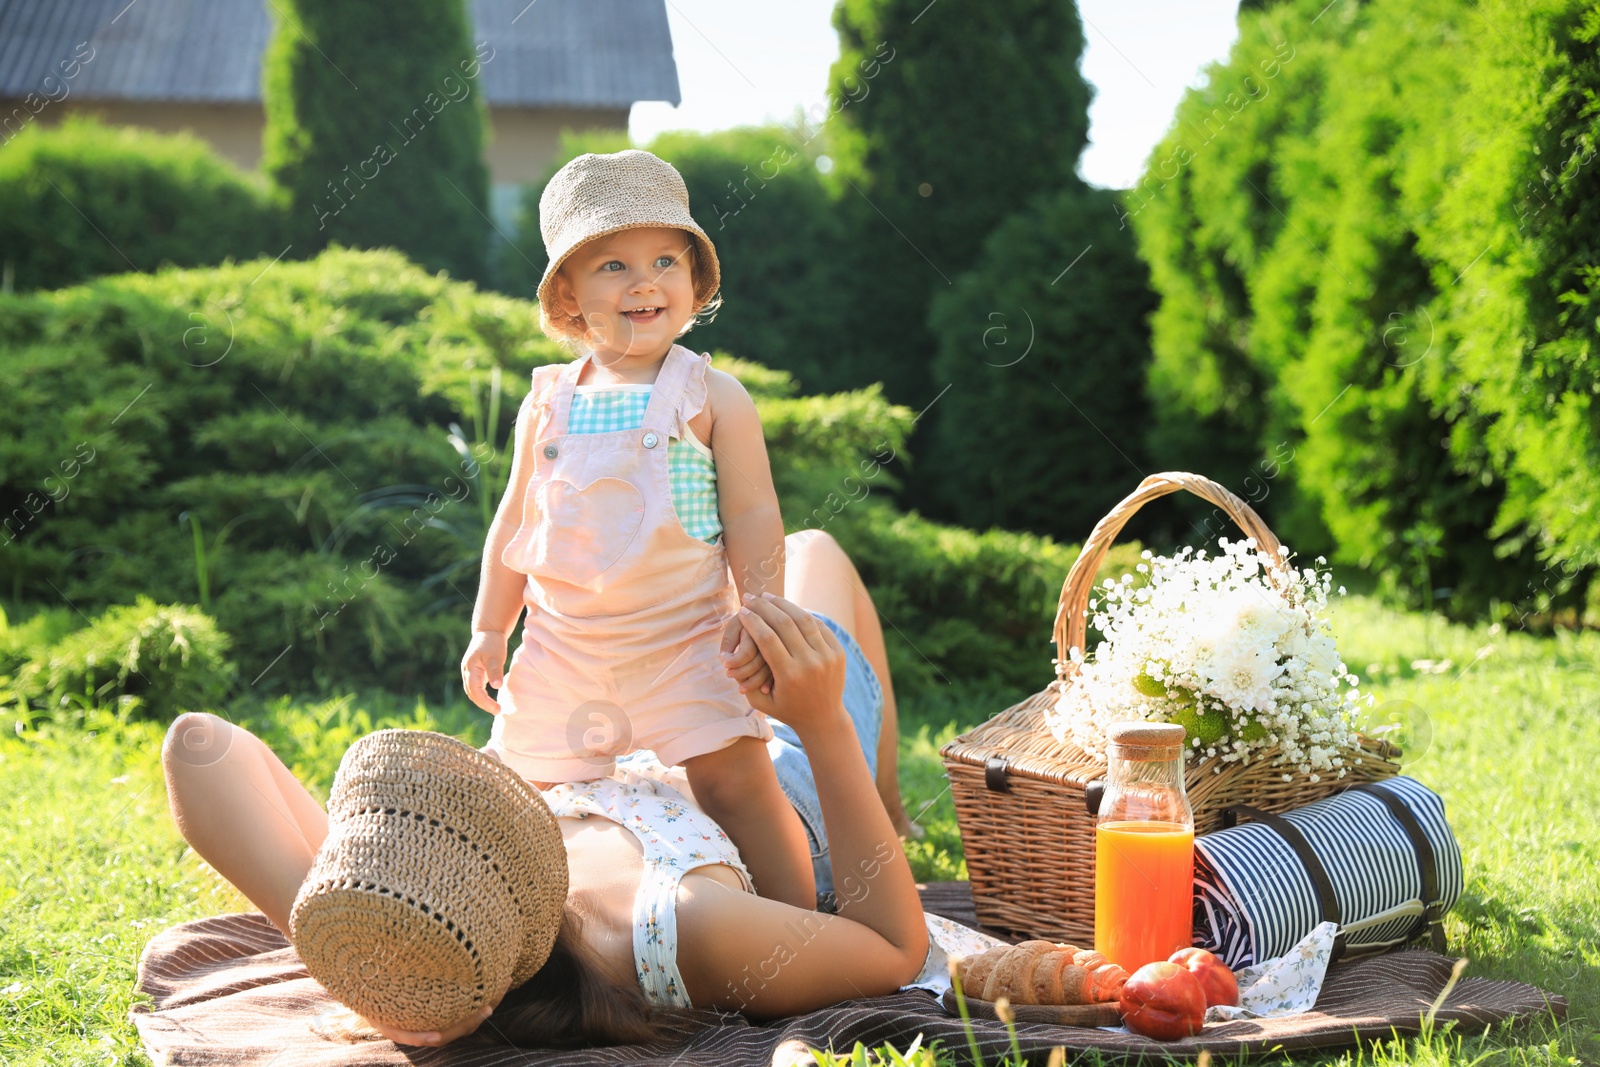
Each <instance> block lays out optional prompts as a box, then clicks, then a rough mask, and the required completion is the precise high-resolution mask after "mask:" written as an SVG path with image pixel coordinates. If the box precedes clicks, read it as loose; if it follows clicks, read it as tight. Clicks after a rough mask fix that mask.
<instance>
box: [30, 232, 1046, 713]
mask: <svg viewBox="0 0 1600 1067" xmlns="http://www.w3.org/2000/svg"><path fill="white" fill-rule="evenodd" d="M535 311H536V308H535V306H534V305H532V304H530V303H527V302H524V301H520V300H512V299H508V298H505V297H501V296H499V295H496V294H490V293H480V292H476V291H474V290H473V288H472V287H471V286H470V285H467V284H464V283H459V282H453V281H450V280H449V279H448V278H446V277H444V276H441V275H430V274H427V273H425V272H424V271H422V270H421V269H419V268H417V267H416V266H414V265H412V264H410V263H408V262H406V261H405V260H404V259H403V257H401V256H400V255H399V254H398V253H397V252H394V251H393V250H383V251H373V252H357V251H352V250H348V249H341V248H335V249H332V250H330V251H328V252H325V253H324V254H323V255H321V256H320V257H318V259H316V260H314V261H311V262H307V263H300V262H291V261H281V262H278V263H277V264H276V265H270V269H269V263H268V262H262V261H257V262H253V263H245V264H239V265H230V266H226V267H221V268H215V269H211V270H197V271H167V272H163V273H162V274H159V275H155V276H145V275H121V276H117V277H112V278H105V279H100V280H98V281H96V282H95V283H93V284H92V285H86V286H80V287H77V288H73V289H65V290H59V291H56V292H50V293H34V294H29V295H26V296H10V297H3V296H0V353H3V356H0V391H4V392H5V394H6V395H7V396H10V397H13V398H15V401H14V403H12V404H10V405H7V406H6V407H4V408H3V409H0V520H4V521H5V522H6V523H9V525H5V526H4V533H3V534H0V541H3V542H4V543H3V544H0V589H5V588H7V587H9V588H10V589H11V598H10V599H9V600H8V601H7V607H8V608H10V609H12V610H13V611H14V612H15V613H16V614H18V615H19V616H20V615H21V614H23V612H25V611H29V610H37V609H39V608H40V607H44V606H50V607H53V608H59V606H60V605H61V604H62V603H63V601H67V602H70V603H71V604H73V605H77V607H79V608H81V609H83V610H85V611H88V612H95V611H100V610H103V609H104V608H106V607H107V606H108V605H114V604H127V603H129V602H134V601H136V600H137V597H138V596H139V595H142V594H144V593H145V592H146V591H147V590H151V589H160V590H162V591H163V592H162V596H163V598H164V599H168V600H175V599H182V600H187V601H190V602H192V603H194V604H196V605H198V606H199V608H200V610H203V611H204V612H205V613H206V615H207V616H209V617H211V618H214V619H215V620H216V624H217V626H218V627H220V629H221V630H222V631H224V632H226V633H227V634H228V635H229V636H230V637H231V639H232V643H231V658H232V660H233V661H234V662H236V663H237V664H238V665H239V670H238V673H237V675H236V676H234V687H235V692H233V693H231V694H229V700H230V702H231V701H234V700H246V701H247V702H254V703H260V702H263V701H271V700H272V699H275V698H276V697H277V696H279V695H281V694H283V693H286V692H287V693H305V692H321V693H329V694H337V693H346V692H351V691H357V690H366V691H375V690H379V689H382V690H386V691H388V692H391V693H394V694H397V695H399V696H400V697H402V698H406V697H416V696H425V697H426V698H428V699H429V700H430V701H431V700H433V699H435V698H437V699H438V701H439V702H440V703H445V704H448V703H451V702H459V700H460V688H459V687H460V682H459V677H458V674H457V672H456V669H455V666H456V663H457V662H458V661H459V658H460V654H461V651H462V649H463V648H464V646H465V639H466V635H467V632H468V622H469V617H470V612H471V607H472V603H473V601H474V599H475V597H476V595H477V578H478V568H479V566H480V563H481V560H482V553H483V548H484V544H485V539H486V535H487V527H488V522H489V519H490V518H491V517H492V515H493V513H494V509H495V507H496V505H497V504H498V500H499V494H500V493H502V492H503V491H504V488H505V485H506V480H507V477H508V474H509V470H508V461H509V455H508V444H509V440H508V439H509V434H510V433H511V429H512V418H513V416H514V414H515V411H516V409H517V407H518V405H519V404H520V401H521V398H522V397H523V395H525V393H526V389H527V385H526V383H527V381H528V375H529V373H530V372H531V371H532V369H533V368H534V367H536V366H539V365H542V364H544V363H547V362H550V361H552V360H556V359H560V358H562V355H561V352H560V350H559V349H558V348H557V347H556V346H555V345H554V344H553V343H552V342H550V341H548V340H547V339H545V338H544V337H543V336H542V335H540V334H539V333H538V330H537V326H536V325H535V322H534V313H535ZM189 331H202V332H199V333H190V332H189ZM186 339H187V342H188V345H187V347H186V345H185V340H186ZM716 359H717V365H718V366H720V367H723V368H724V369H727V370H728V371H730V372H731V373H734V374H736V375H738V376H739V377H740V378H741V379H742V380H743V381H744V382H745V383H746V385H747V388H748V389H749V390H750V392H751V394H752V395H753V396H754V397H755V400H756V404H757V408H758V410H759V412H760V415H761V418H762V422H763V426H764V429H765V432H766V435H767V439H768V443H769V448H770V450H771V456H772V467H773V474H774V478H775V481H776V482H777V485H778V489H779V495H780V497H779V498H780V502H781V504H782V506H783V509H784V515H785V518H786V521H787V524H788V527H789V529H791V530H794V529H801V528H811V529H823V530H826V531H827V532H829V533H830V534H833V535H834V536H836V537H838V539H839V540H840V542H841V543H843V544H844V545H845V546H846V547H847V548H848V549H849V550H850V551H851V552H852V553H853V555H854V556H855V558H856V560H857V563H858V565H859V566H860V567H861V569H862V573H863V574H864V575H865V576H866V578H867V581H868V584H869V588H870V589H871V591H872V592H873V594H874V596H876V597H878V598H879V599H880V603H881V605H882V606H883V607H884V618H885V620H886V625H885V630H886V632H887V639H888V642H889V644H890V647H891V648H892V649H894V650H895V651H894V653H893V654H894V656H895V657H896V658H895V661H894V662H895V663H896V665H897V666H903V668H904V671H905V672H906V674H905V679H904V681H903V682H902V683H901V686H902V688H903V689H905V690H906V691H908V692H915V691H917V689H918V688H919V687H926V686H928V685H938V686H944V685H945V684H946V680H947V679H948V680H950V681H959V682H961V683H962V684H970V685H974V686H987V687H989V690H991V691H997V690H996V687H1002V688H1003V687H1010V690H1008V691H1014V690H1016V689H1018V688H1027V687H1032V688H1037V686H1038V684H1041V683H1040V681H1039V678H1040V674H1041V672H1043V673H1044V674H1045V675H1046V676H1047V675H1048V669H1049V658H1050V657H1049V655H1048V654H1047V653H1046V652H1045V651H1044V648H1043V645H1047V644H1048V639H1049V628H1050V621H1051V619H1052V618H1053V613H1054V603H1055V597H1056V595H1057V594H1058V592H1059V589H1060V584H1061V582H1062V580H1063V579H1064V578H1065V575H1066V570H1067V566H1068V564H1069V562H1070V560H1069V559H1068V558H1067V557H1068V556H1069V555H1070V554H1071V550H1070V549H1066V548H1064V547H1062V546H1059V545H1056V544H1055V543H1054V542H1051V541H1048V540H1047V539H1042V538H1035V537H1030V536H1028V535H1019V534H1007V533H1001V532H991V533H988V534H982V535H979V534H975V533H971V532H969V531H963V530H957V529H953V528H948V527H941V526H938V525H936V524H934V523H930V522H927V521H925V520H922V519H919V518H917V517H915V516H899V515H897V514H896V513H895V512H894V510H893V509H892V508H891V507H890V506H889V505H888V503H887V494H886V493H885V492H883V490H887V489H889V488H891V487H892V486H893V484H894V482H893V479H892V477H891V475H890V472H889V469H888V468H889V465H891V464H893V463H894V462H895V461H896V460H897V459H901V458H903V450H904V442H905V439H906V436H907V434H908V433H909V431H910V429H911V426H912V423H913V420H914V417H915V416H914V414H913V412H912V411H911V410H910V409H908V408H905V407H901V406H898V405H894V404H891V403H889V402H888V401H887V400H886V399H885V398H884V396H883V394H882V391H881V390H880V389H878V388H877V387H872V388H868V389H863V390H860V391H858V392H854V393H845V394H839V395H834V396H799V395H797V388H796V383H795V381H794V379H793V376H792V375H790V374H789V373H788V372H786V371H781V370H776V369H772V368H766V367H762V366H760V365H759V364H756V363H752V362H748V361H743V360H738V359H734V358H732V357H730V356H728V355H727V354H726V353H722V352H720V351H719V352H718V353H717V354H716ZM80 446H82V447H80ZM874 494H876V495H874ZM34 498H37V499H38V501H41V502H42V503H38V505H37V506H36V507H30V505H29V501H30V500H31V499H34ZM952 620H955V621H952ZM68 621H70V620H68ZM24 626H25V627H32V629H29V633H30V634H31V635H32V636H30V637H29V638H27V639H26V640H23V639H20V638H19V639H18V640H19V647H25V648H29V649H33V648H37V647H38V645H39V644H41V643H44V642H45V641H46V639H47V638H50V637H59V636H61V635H59V634H55V633H50V632H49V624H48V623H47V622H30V623H28V624H24ZM63 640H64V641H65V642H68V643H70V642H72V641H75V640H78V638H77V637H76V635H72V636H66V637H65V638H64V639H63ZM84 640H87V638H85V639H84ZM1041 642H1043V645H1042V644H1041ZM74 647H75V646H74ZM93 647H99V646H98V645H96V646H93ZM57 654H58V653H57V652H56V651H51V652H50V655H51V656H54V655H57ZM13 655H14V654H13ZM28 658H29V659H30V660H35V661H37V660H40V656H39V654H38V653H37V652H29V654H28ZM81 659H82V656H79V657H78V659H75V660H71V662H78V660H81ZM104 661H105V660H104V659H103V658H102V662H104ZM0 669H3V668H0ZM140 669H143V668H140ZM30 678H31V680H30V685H31V686H33V688H32V689H31V690H30V692H34V693H35V694H36V699H44V696H45V695H48V693H47V690H48V692H50V693H53V692H55V688H53V686H54V685H55V683H51V682H50V681H49V678H48V677H45V678H43V679H40V678H39V677H38V675H37V672H35V674H34V675H33V676H30ZM63 678H64V679H65V680H64V681H60V685H62V686H66V687H67V688H69V689H71V691H73V692H77V691H78V689H73V688H72V687H73V686H79V685H80V682H79V681H76V680H74V679H76V678H77V676H76V675H64V676H63ZM105 684H106V679H104V678H100V677H99V676H96V678H95V679H94V681H93V687H101V686H104V685H105ZM130 684H131V683H130ZM82 688H84V689H88V688H92V687H91V686H90V685H89V684H88V683H87V682H84V683H82ZM110 691H111V690H107V692H110ZM137 695H140V696H142V697H145V698H146V699H151V700H154V699H155V698H153V697H148V696H147V695H146V693H143V692H141V693H139V694H137ZM991 695H992V693H989V694H986V695H985V696H984V700H985V701H988V700H989V699H990V696H991ZM165 699H166V703H165V705H164V706H165V707H167V708H170V707H174V706H177V705H176V704H174V703H173V701H174V700H176V699H178V698H177V697H170V696H169V697H167V698H165ZM183 699H192V698H191V697H189V696H184V697H183Z"/></svg>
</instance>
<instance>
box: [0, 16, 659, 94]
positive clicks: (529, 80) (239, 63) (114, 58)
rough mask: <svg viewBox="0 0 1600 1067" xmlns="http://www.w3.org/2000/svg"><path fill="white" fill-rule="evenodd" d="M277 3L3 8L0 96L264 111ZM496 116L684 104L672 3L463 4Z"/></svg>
mask: <svg viewBox="0 0 1600 1067" xmlns="http://www.w3.org/2000/svg"><path fill="white" fill-rule="evenodd" d="M269 4H273V5H274V6H279V5H277V3H276V0H131V2H130V0H0V97H12V98H18V97H25V96H26V95H27V94H28V93H30V92H37V93H39V94H40V95H43V96H59V94H60V92H61V86H60V84H59V83H58V82H47V81H46V79H48V78H50V77H51V76H52V75H54V76H55V77H56V78H58V79H59V78H61V75H62V66H63V64H64V63H65V64H67V66H68V69H70V64H71V61H72V60H73V58H74V56H76V55H89V54H90V53H89V50H88V49H80V48H79V46H80V45H81V44H83V42H85V41H87V42H88V43H89V45H90V47H92V48H93V53H92V58H91V59H90V60H89V61H88V62H82V61H81V60H80V66H79V68H78V70H77V72H76V74H75V76H74V77H73V78H72V79H71V80H70V81H68V82H67V83H66V84H67V87H68V89H69V91H70V93H71V95H72V96H75V97H78V98H79V99H89V100H174V101H187V102H194V103H216V104H252V103H260V101H261V56H262V53H263V52H264V51H265V49H266V46H267V42H268V40H269V38H270V37H271V35H272V27H273V22H274V17H273V15H272V13H271V12H270V11H269V10H268V5H269ZM467 6H468V12H469V15H470V17H471V20H472V27H473V29H472V40H473V42H474V43H478V42H487V43H488V44H489V45H491V46H492V47H493V48H494V52H493V58H492V59H490V60H489V61H488V62H485V63H484V64H483V66H482V68H481V70H482V72H481V74H480V75H479V84H480V85H481V87H482V90H483V92H484V94H485V96H486V98H487V101H488V104H489V105H490V106H491V107H594V108H603V107H604V108H620V107H629V106H631V105H632V104H633V103H634V102H635V101H637V100H665V101H667V102H668V103H671V104H677V103H679V101H680V99H681V98H680V96H679V93H678V68H677V65H676V64H675V63H674V61H673V57H672V36H671V34H670V33H669V32H668V29H667V11H666V4H665V2H664V0H531V2H530V0H467Z"/></svg>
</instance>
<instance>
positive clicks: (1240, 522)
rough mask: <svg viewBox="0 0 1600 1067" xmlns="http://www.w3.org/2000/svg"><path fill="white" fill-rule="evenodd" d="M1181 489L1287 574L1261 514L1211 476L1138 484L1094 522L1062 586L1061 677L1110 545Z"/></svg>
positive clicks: (1080, 637) (1084, 626) (1079, 642)
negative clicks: (1212, 508)
mask: <svg viewBox="0 0 1600 1067" xmlns="http://www.w3.org/2000/svg"><path fill="white" fill-rule="evenodd" d="M1180 489H1187V490H1188V491H1189V492H1191V493H1193V494H1194V495H1195V496H1197V497H1200V498H1201V499H1202V500H1209V501H1210V502H1211V503H1213V504H1215V505H1217V507H1219V508H1221V509H1222V510H1223V512H1225V513H1226V514H1227V516H1228V518H1230V519H1232V520H1233V521H1234V524H1235V525H1236V526H1238V527H1239V529H1241V530H1243V531H1244V532H1245V534H1246V535H1248V536H1250V537H1254V538H1255V539H1256V548H1257V550H1259V551H1260V552H1262V553H1265V554H1266V556H1267V557H1268V559H1269V560H1271V561H1272V562H1273V564H1274V569H1273V570H1270V571H1269V572H1268V573H1269V574H1281V573H1282V570H1281V568H1282V566H1283V563H1282V558H1281V557H1280V556H1279V555H1278V539H1277V538H1276V537H1274V536H1273V533H1272V531H1271V530H1269V529H1267V524H1266V523H1264V522H1262V521H1261V516H1260V515H1257V514H1256V513H1255V509H1254V508H1252V507H1251V506H1250V505H1249V504H1246V503H1245V502H1244V501H1243V500H1241V499H1240V498H1239V497H1237V496H1235V495H1234V494H1233V493H1231V492H1229V491H1228V490H1227V489H1225V488H1223V487H1222V486H1220V485H1218V484H1217V483H1216V482H1214V481H1212V480H1211V479H1210V478H1205V477H1202V476H1201V475H1198V474H1188V473H1185V472H1184V471H1163V472H1162V473H1160V474H1152V475H1150V476H1149V477H1148V478H1146V479H1145V480H1144V481H1142V482H1140V483H1139V488H1137V489H1135V490H1134V491H1133V492H1131V493H1129V494H1128V495H1127V496H1126V497H1124V498H1123V499H1122V502H1121V503H1119V504H1118V505H1117V506H1116V507H1114V508H1112V509H1111V511H1110V512H1109V513H1108V514H1107V515H1106V517H1105V518H1103V519H1101V520H1100V521H1099V522H1098V523H1096V524H1095V528H1094V531H1093V532H1092V533H1090V534H1089V540H1087V541H1085V542H1084V543H1083V551H1082V552H1079V553H1078V558H1077V560H1076V561H1075V562H1074V563H1073V564H1072V570H1070V571H1069V572H1067V580H1066V583H1065V584H1064V585H1062V587H1061V600H1060V602H1059V603H1058V604H1057V605H1056V625H1055V639H1056V654H1057V657H1058V658H1057V660H1056V677H1057V678H1058V679H1063V680H1064V679H1065V678H1066V677H1067V671H1068V670H1069V668H1070V667H1071V663H1070V661H1069V660H1068V659H1067V652H1068V650H1069V649H1072V648H1082V647H1083V642H1084V635H1085V634H1086V633H1087V630H1088V622H1087V620H1086V618H1085V616H1086V615H1087V614H1088V609H1089V593H1090V592H1091V591H1092V590H1093V589H1094V576H1095V573H1096V572H1097V571H1098V570H1099V569H1100V564H1101V562H1102V561H1103V560H1104V559H1105V558H1106V553H1107V552H1109V551H1110V550H1111V542H1112V541H1113V540H1114V539H1115V538H1116V536H1117V534H1118V532H1120V531H1121V530H1122V527H1123V526H1124V525H1126V523H1127V521H1128V520H1129V519H1130V518H1132V517H1133V513H1134V512H1136V511H1138V510H1139V509H1140V508H1141V507H1143V506H1144V505H1145V504H1146V503H1147V502H1148V501H1151V500H1154V499H1156V498H1157V497H1163V496H1166V495H1167V494H1168V493H1176V492H1177V491H1178V490H1180Z"/></svg>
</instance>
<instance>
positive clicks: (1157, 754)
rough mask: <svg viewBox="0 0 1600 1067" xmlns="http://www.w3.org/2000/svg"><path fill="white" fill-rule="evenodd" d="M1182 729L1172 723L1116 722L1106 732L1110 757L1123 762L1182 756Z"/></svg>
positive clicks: (1183, 735) (1183, 734)
mask: <svg viewBox="0 0 1600 1067" xmlns="http://www.w3.org/2000/svg"><path fill="white" fill-rule="evenodd" d="M1184 737H1185V733H1184V729H1183V727H1182V726H1180V725H1179V724H1177V723H1175V722H1119V723H1113V724H1112V725H1111V726H1110V727H1109V728H1108V729H1107V730H1106V740H1108V741H1110V742H1111V751H1110V754H1111V755H1112V756H1115V757H1116V758H1117V759H1125V760H1169V759H1178V758H1179V757H1180V756H1182V755H1183V739H1184Z"/></svg>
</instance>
